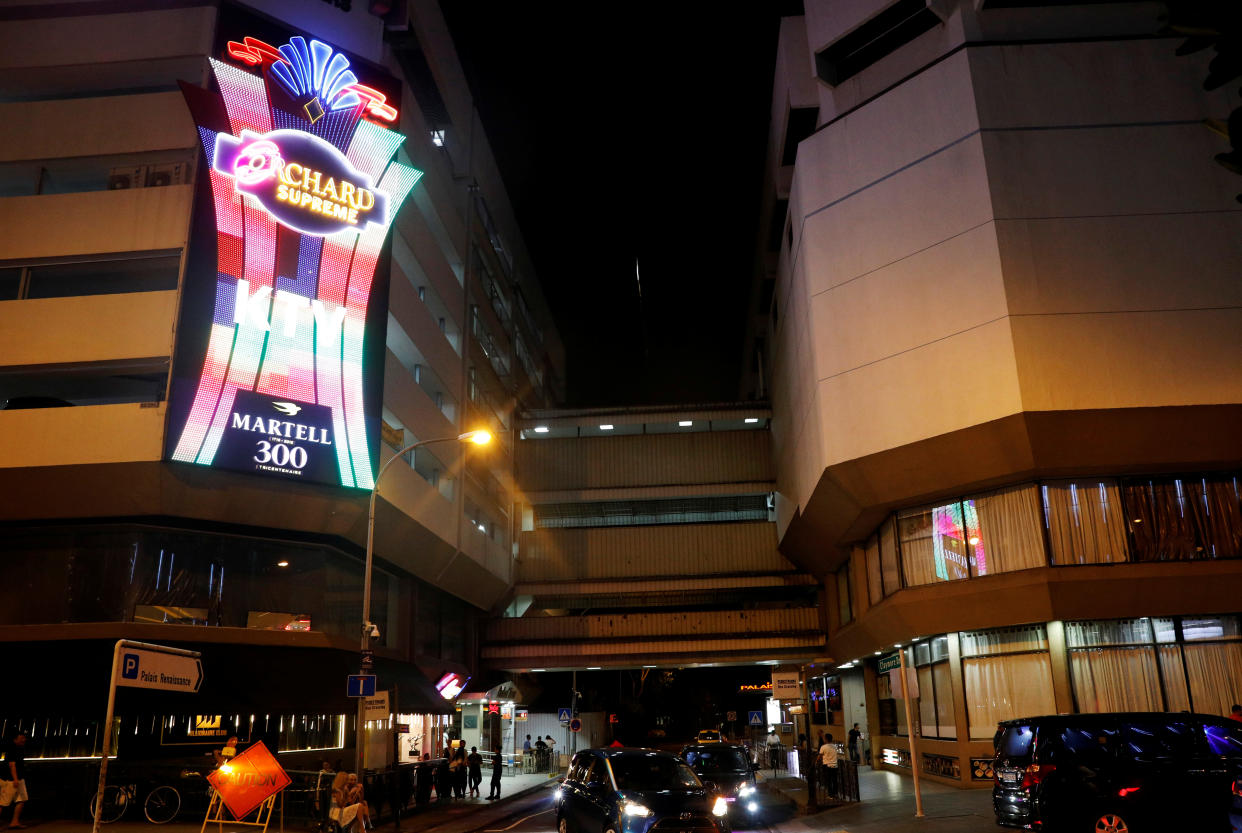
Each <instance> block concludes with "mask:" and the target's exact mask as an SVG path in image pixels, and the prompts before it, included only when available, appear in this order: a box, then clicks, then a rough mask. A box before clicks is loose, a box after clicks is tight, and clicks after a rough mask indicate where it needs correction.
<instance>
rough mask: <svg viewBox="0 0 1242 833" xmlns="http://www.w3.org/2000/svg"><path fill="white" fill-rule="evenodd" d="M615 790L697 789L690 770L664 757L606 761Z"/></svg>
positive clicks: (640, 757)
mask: <svg viewBox="0 0 1242 833" xmlns="http://www.w3.org/2000/svg"><path fill="white" fill-rule="evenodd" d="M609 763H610V764H611V765H612V777H613V778H615V779H616V781H617V789H619V790H675V789H684V788H686V787H701V786H703V782H702V781H700V780H699V777H698V776H697V775H695V774H694V770H692V769H690V767H688V766H686V765H685V764H684V763H682V762H681V761H679V760H677V759H676V758H672V757H666V756H664V755H655V754H652V755H618V756H616V757H614V758H611V759H610V760H609Z"/></svg>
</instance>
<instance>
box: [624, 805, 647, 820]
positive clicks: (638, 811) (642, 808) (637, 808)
mask: <svg viewBox="0 0 1242 833" xmlns="http://www.w3.org/2000/svg"><path fill="white" fill-rule="evenodd" d="M625 814H626V815H627V816H638V818H640V819H645V818H647V816H649V815H651V810H650V809H649V808H648V807H647V806H646V805H644V804H635V803H634V802H632V801H627V802H625Z"/></svg>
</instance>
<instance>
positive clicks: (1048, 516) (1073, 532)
mask: <svg viewBox="0 0 1242 833" xmlns="http://www.w3.org/2000/svg"><path fill="white" fill-rule="evenodd" d="M1040 495H1041V497H1042V499H1043V504H1044V527H1045V529H1047V531H1048V541H1049V543H1050V544H1051V545H1052V563H1053V564H1058V565H1060V564H1102V563H1109V562H1114V561H1125V560H1126V557H1127V553H1126V549H1127V548H1126V519H1125V514H1124V512H1123V510H1122V506H1121V493H1120V491H1119V490H1118V488H1117V484H1116V483H1115V482H1114V481H1111V480H1096V479H1092V480H1060V481H1055V482H1051V483H1045V484H1043V485H1042V486H1041V487H1040Z"/></svg>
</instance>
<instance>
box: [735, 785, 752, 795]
mask: <svg viewBox="0 0 1242 833" xmlns="http://www.w3.org/2000/svg"><path fill="white" fill-rule="evenodd" d="M737 794H738V796H739V797H741V798H745V797H746V796H748V795H754V794H755V788H754V786H753V785H752V784H742V786H740V787H738V788H737Z"/></svg>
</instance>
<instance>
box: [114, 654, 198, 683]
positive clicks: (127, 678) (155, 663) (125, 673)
mask: <svg viewBox="0 0 1242 833" xmlns="http://www.w3.org/2000/svg"><path fill="white" fill-rule="evenodd" d="M116 684H117V685H123V686H129V687H130V688H158V689H160V690H162V691H184V692H186V693H188V694H197V693H198V689H199V686H201V685H202V684H203V662H202V660H200V659H198V657H188V656H181V655H179V654H164V653H160V652H158V651H148V650H145V649H143V648H130V647H128V646H127V647H125V648H124V649H123V650H122V652H121V676H120V678H119V679H117V681H116Z"/></svg>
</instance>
